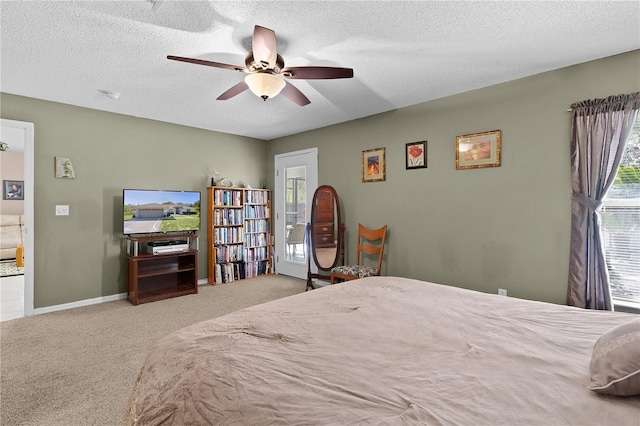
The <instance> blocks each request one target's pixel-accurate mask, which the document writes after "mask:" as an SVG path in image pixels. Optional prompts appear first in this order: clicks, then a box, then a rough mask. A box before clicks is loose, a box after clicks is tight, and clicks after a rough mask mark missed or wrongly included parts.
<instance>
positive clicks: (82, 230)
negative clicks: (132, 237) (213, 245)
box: [0, 93, 266, 308]
mask: <svg viewBox="0 0 640 426" xmlns="http://www.w3.org/2000/svg"><path fill="white" fill-rule="evenodd" d="M0 102H1V104H0V105H1V110H0V115H1V116H2V118H5V119H11V120H19V121H26V122H32V123H34V127H35V141H34V155H35V182H34V186H35V188H34V193H35V200H34V203H35V217H34V228H35V229H34V232H35V234H34V239H35V247H34V249H35V253H34V255H35V265H34V268H35V271H34V293H35V295H34V305H35V308H39V307H46V306H53V305H59V304H63V303H69V302H74V301H79V300H85V299H91V298H96V297H100V296H108V295H113V294H118V293H123V292H126V291H127V266H126V262H125V257H124V255H123V253H124V248H125V246H124V239H123V235H122V227H123V224H122V221H123V211H122V190H123V188H135V189H169V190H189V191H200V192H201V194H202V203H203V205H206V202H207V192H206V187H207V185H209V184H210V182H211V181H210V177H211V174H212V171H213V170H217V171H218V172H219V173H220V175H221V176H225V177H228V178H230V179H231V180H233V181H234V182H236V183H239V182H242V183H248V184H250V185H252V186H254V187H258V186H259V185H260V179H261V178H263V177H264V176H265V173H266V165H265V157H264V149H265V142H264V141H260V140H256V139H251V138H245V137H240V136H233V135H228V134H223V133H216V132H211V131H206V130H201V129H195V128H190V127H185V126H178V125H174V124H169V123H163V122H159V121H153V120H146V119H141V118H136V117H130V116H125V115H119V114H112V113H107V112H102V111H96V110H92V109H87V108H78V107H74V106H70V105H65V104H59V103H54V102H48V101H43V100H38V99H33V98H26V97H20V96H14V95H9V94H4V93H3V94H1V95H0ZM54 157H68V158H70V159H71V161H72V163H73V166H74V170H75V175H76V178H75V179H73V180H71V179H56V178H55V177H54V171H53V164H54ZM57 204H67V205H69V210H70V214H69V216H55V206H56V205H57ZM200 236H201V238H200V248H201V250H200V255H199V257H198V261H199V278H201V279H202V278H205V277H206V275H207V260H206V259H207V258H206V254H207V247H206V246H207V244H206V241H207V237H206V215H203V218H202V224H201V231H200Z"/></svg>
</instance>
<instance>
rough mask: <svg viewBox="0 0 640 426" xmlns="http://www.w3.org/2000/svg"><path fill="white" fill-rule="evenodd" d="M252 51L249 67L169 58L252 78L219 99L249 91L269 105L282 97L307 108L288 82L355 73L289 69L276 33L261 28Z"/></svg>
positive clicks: (247, 61)
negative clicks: (239, 73)
mask: <svg viewBox="0 0 640 426" xmlns="http://www.w3.org/2000/svg"><path fill="white" fill-rule="evenodd" d="M252 47H253V51H251V52H249V53H247V56H246V57H245V59H244V63H245V65H246V67H241V66H236V65H229V64H223V63H220V62H213V61H205V60H203V59H193V58H184V57H182V56H172V55H169V56H167V59H171V60H174V61H182V62H190V63H192V64H198V65H206V66H208V67H215V68H223V69H228V70H233V71H240V72H243V73H246V74H248V75H247V76H246V77H245V78H244V80H243V81H241V82H240V83H238V84H236V85H235V86H232V87H231V88H230V89H229V90H227V91H226V92H224V93H223V94H221V95H220V96H218V98H217V99H218V100H219V101H225V100H227V99H231V98H232V97H234V96H236V95H238V94H240V93H242V92H244V91H245V90H247V89H251V91H252V92H253V93H255V94H256V95H257V96H259V97H261V98H262V99H263V100H265V101H266V100H267V99H269V98H272V97H274V96H276V95H278V94H279V93H282V96H284V97H286V98H287V99H289V100H291V101H293V102H295V103H296V104H298V105H300V106H304V105H308V104H310V103H311V101H310V100H309V98H307V97H306V96H305V95H304V94H303V93H302V92H301V91H300V90H298V89H297V88H296V87H295V86H294V85H293V84H291V83H289V82H288V81H287V80H296V79H298V80H328V79H335V78H351V77H353V69H351V68H338V67H314V66H308V67H286V68H285V66H284V59H282V56H280V55H279V54H278V50H277V47H276V33H275V32H274V31H273V30H270V29H269V28H265V27H261V26H259V25H256V26H255V28H254V29H253V40H252Z"/></svg>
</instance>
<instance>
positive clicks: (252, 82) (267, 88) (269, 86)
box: [244, 72, 287, 101]
mask: <svg viewBox="0 0 640 426" xmlns="http://www.w3.org/2000/svg"><path fill="white" fill-rule="evenodd" d="M244 81H245V83H247V86H249V89H251V91H252V92H253V93H254V94H255V95H256V96H258V97H260V98H262V99H263V100H265V101H266V100H267V99H269V98H273V97H274V96H277V95H278V93H280V92H281V91H282V89H284V86H286V84H287V83H286V82H285V81H284V80H283V79H281V78H280V77H277V76H275V75H273V74H270V73H268V72H257V73H254V74H249V75H247V76H246V77H245V78H244Z"/></svg>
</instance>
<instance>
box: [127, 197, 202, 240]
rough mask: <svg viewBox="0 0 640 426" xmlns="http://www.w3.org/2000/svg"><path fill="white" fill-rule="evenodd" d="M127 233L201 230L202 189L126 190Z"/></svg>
mask: <svg viewBox="0 0 640 426" xmlns="http://www.w3.org/2000/svg"><path fill="white" fill-rule="evenodd" d="M122 201H123V202H122V204H123V206H124V209H123V210H124V220H123V234H125V235H136V234H155V233H170V232H175V233H178V232H183V233H184V232H187V233H191V232H195V231H198V230H199V229H200V192H199V191H163V190H151V189H125V190H123V194H122Z"/></svg>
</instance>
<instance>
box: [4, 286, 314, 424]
mask: <svg viewBox="0 0 640 426" xmlns="http://www.w3.org/2000/svg"><path fill="white" fill-rule="evenodd" d="M305 285H306V283H305V281H302V280H297V279H293V278H289V277H285V276H282V275H271V276H265V277H260V278H255V279H250V280H244V281H237V282H232V283H228V284H219V285H217V286H208V285H205V286H200V287H199V289H198V294H194V295H189V296H183V297H179V298H174V299H169V300H164V301H160V302H154V303H148V304H143V305H139V306H132V305H131V304H130V303H129V302H127V301H124V300H123V301H117V302H108V303H103V304H100V305H94V306H87V307H83V308H77V309H69V310H66V311H60V312H54V313H49V314H43V315H36V316H33V317H27V318H21V319H17V320H13V321H5V322H3V323H1V324H0V333H1V346H0V362H1V382H0V424H1V425H6V426H14V425H15V426H17V425H47V426H55V425H61V426H75V425H82V426H85V425H100V426H108V425H120V424H122V420H123V417H124V412H125V407H126V404H127V399H128V398H129V394H130V391H131V388H132V386H133V383H134V382H135V380H136V377H137V375H138V372H139V370H140V367H141V366H142V363H143V362H144V360H145V357H146V355H147V353H148V351H149V349H150V347H151V345H152V344H153V343H154V342H155V341H156V340H158V339H159V338H160V337H162V336H164V335H166V334H168V333H170V332H172V331H174V330H177V329H180V328H182V327H185V326H187V325H190V324H194V323H196V322H200V321H204V320H207V319H210V318H215V317H218V316H221V315H225V314H228V313H231V312H233V311H236V310H239V309H242V308H245V307H248V306H252V305H256V304H259V303H264V302H268V301H270V300H274V299H278V298H282V297H286V296H290V295H293V294H297V293H302V292H304V290H305Z"/></svg>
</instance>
